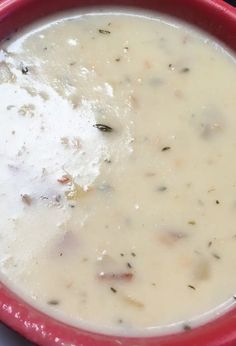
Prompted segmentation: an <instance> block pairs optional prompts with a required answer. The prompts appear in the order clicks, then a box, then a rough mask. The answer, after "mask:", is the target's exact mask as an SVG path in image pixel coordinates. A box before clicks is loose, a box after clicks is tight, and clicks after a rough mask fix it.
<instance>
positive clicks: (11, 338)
mask: <svg viewBox="0 0 236 346" xmlns="http://www.w3.org/2000/svg"><path fill="white" fill-rule="evenodd" d="M227 2H228V3H230V4H232V5H234V6H236V0H227ZM0 346H36V345H34V344H32V343H30V342H28V341H27V340H25V339H24V338H22V337H21V336H19V335H18V334H17V333H15V332H13V331H12V330H10V329H9V328H7V327H6V326H4V325H3V324H2V323H1V322H0Z"/></svg>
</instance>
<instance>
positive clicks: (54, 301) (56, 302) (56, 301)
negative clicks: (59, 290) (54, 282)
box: [48, 299, 59, 306]
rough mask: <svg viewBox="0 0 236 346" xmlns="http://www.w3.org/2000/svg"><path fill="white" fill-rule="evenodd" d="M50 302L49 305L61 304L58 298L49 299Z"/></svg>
mask: <svg viewBox="0 0 236 346" xmlns="http://www.w3.org/2000/svg"><path fill="white" fill-rule="evenodd" d="M48 304H49V305H54V306H55V305H59V300H56V299H51V300H49V301H48Z"/></svg>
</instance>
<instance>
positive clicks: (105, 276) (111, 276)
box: [98, 272, 134, 281]
mask: <svg viewBox="0 0 236 346" xmlns="http://www.w3.org/2000/svg"><path fill="white" fill-rule="evenodd" d="M133 277H134V274H133V273H128V272H127V273H104V272H101V273H100V274H99V275H98V278H99V279H101V280H117V281H131V280H132V279H133Z"/></svg>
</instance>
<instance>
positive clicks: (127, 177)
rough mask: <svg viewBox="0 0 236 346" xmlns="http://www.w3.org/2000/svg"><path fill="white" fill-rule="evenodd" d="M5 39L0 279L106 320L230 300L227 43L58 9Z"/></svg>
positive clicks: (235, 195)
mask: <svg viewBox="0 0 236 346" xmlns="http://www.w3.org/2000/svg"><path fill="white" fill-rule="evenodd" d="M1 47H2V48H1V51H0V95H1V102H0V115H1V127H0V197H1V203H0V214H1V219H0V272H1V280H2V282H4V283H5V284H7V285H8V286H9V287H10V288H11V289H12V290H13V291H15V292H16V293H18V294H19V295H20V296H22V297H23V298H24V299H26V300H27V301H28V302H30V303H31V304H33V305H34V306H36V307H37V308H38V309H40V310H42V311H45V312H46V313H47V314H49V315H52V316H56V317H57V318H59V319H61V320H63V321H65V322H67V323H70V324H73V325H76V326H84V327H86V328H89V329H93V330H97V331H103V332H105V333H114V334H122V333H126V334H130V335H131V334H134V333H142V332H143V333H145V332H146V333H147V332H151V331H152V332H153V331H154V333H158V332H161V333H164V332H168V331H172V330H173V329H171V328H176V330H188V329H190V328H191V327H193V326H195V325H198V324H201V323H204V322H205V321H206V320H207V319H212V318H214V317H215V316H217V315H219V314H222V313H223V312H224V311H225V310H227V309H229V308H230V307H232V306H233V304H235V303H234V293H236V163H235V162H234V157H235V151H236V136H235V133H236V89H235V87H233V86H234V85H235V81H236V63H235V60H234V59H233V57H232V56H230V54H229V53H228V52H227V51H226V50H225V49H224V48H222V47H221V46H220V45H219V44H217V43H215V42H214V41H213V40H212V39H211V38H208V37H206V36H205V35H203V34H201V33H198V32H196V31H195V30H193V29H192V28H189V27H188V26H186V25H184V24H182V23H178V22H175V21H173V20H171V19H168V18H162V17H160V18H159V17H158V18H157V17H154V16H153V15H151V14H145V13H144V14H142V13H139V12H137V13H135V12H134V14H133V15H132V14H130V13H129V12H126V13H125V12H124V13H123V12H114V11H113V12H112V11H111V12H109V11H107V12H99V13H96V12H95V13H93V14H85V13H84V14H83V13H82V14H81V13H73V14H65V15H64V17H63V18H62V17H60V18H59V17H58V18H56V19H55V18H53V19H48V20H47V21H44V22H41V23H39V24H37V25H36V26H33V27H31V28H28V29H27V30H26V31H24V32H22V33H20V34H17V36H15V37H13V38H9V39H7V40H6V41H5V42H3V43H2V46H1ZM168 326H169V327H168Z"/></svg>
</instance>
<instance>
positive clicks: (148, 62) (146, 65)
mask: <svg viewBox="0 0 236 346" xmlns="http://www.w3.org/2000/svg"><path fill="white" fill-rule="evenodd" d="M144 67H145V68H147V69H148V70H150V68H151V67H152V65H151V63H150V61H148V60H145V61H144Z"/></svg>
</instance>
